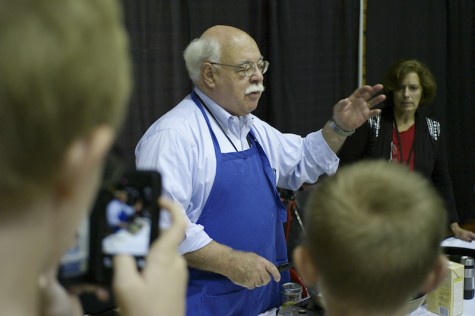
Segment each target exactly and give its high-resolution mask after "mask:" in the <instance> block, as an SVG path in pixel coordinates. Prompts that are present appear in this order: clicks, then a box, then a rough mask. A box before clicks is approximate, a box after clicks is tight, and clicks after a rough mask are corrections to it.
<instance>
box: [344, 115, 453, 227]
mask: <svg viewBox="0 0 475 316" xmlns="http://www.w3.org/2000/svg"><path fill="white" fill-rule="evenodd" d="M393 121H394V116H393V111H392V108H387V109H385V110H383V111H382V113H381V114H380V115H378V116H375V117H372V118H370V119H369V120H368V121H367V122H366V123H365V124H363V125H362V126H361V127H360V128H358V129H357V130H356V131H355V134H353V135H352V136H350V137H348V138H347V139H346V141H345V143H344V144H343V147H342V148H341V150H340V151H339V152H338V156H339V158H340V166H343V165H345V164H349V163H352V162H355V161H357V160H360V159H363V158H383V159H386V160H389V157H390V152H391V141H392V135H393ZM414 155H415V156H414V170H417V171H419V172H420V173H421V174H423V175H424V176H426V177H427V178H428V179H430V180H431V181H432V183H433V184H434V186H435V187H436V189H437V190H438V191H439V193H440V195H441V196H442V198H443V199H444V201H445V205H446V208H447V212H448V220H449V223H454V222H458V221H459V218H458V214H457V211H456V208H455V198H454V193H453V188H452V180H451V179H450V175H449V171H448V166H447V157H446V152H445V144H444V140H443V138H442V133H441V129H440V123H439V122H437V121H435V120H433V119H431V118H429V117H424V116H422V115H419V114H418V113H417V112H416V134H415V138H414Z"/></svg>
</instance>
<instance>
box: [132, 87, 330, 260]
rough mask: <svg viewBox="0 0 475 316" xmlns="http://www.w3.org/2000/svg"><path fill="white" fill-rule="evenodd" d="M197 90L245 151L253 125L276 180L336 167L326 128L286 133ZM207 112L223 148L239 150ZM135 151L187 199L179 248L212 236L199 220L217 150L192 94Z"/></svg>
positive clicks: (294, 180) (288, 184)
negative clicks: (232, 111)
mask: <svg viewBox="0 0 475 316" xmlns="http://www.w3.org/2000/svg"><path fill="white" fill-rule="evenodd" d="M195 91H196V92H197V93H198V95H199V96H200V97H201V99H202V100H203V101H204V102H205V103H206V105H207V106H208V108H209V109H210V110H211V111H212V112H213V114H214V116H215V118H216V119H217V120H218V122H219V124H220V125H221V127H222V128H223V129H224V132H225V133H227V135H228V136H229V138H230V140H231V141H232V142H233V144H234V146H236V148H237V149H238V150H239V151H241V150H245V149H248V148H249V144H248V142H247V139H246V136H247V134H248V132H249V130H250V129H251V128H252V131H253V133H254V135H255V136H256V139H257V141H258V142H259V144H260V145H261V146H262V148H263V150H264V152H265V153H266V155H267V158H268V159H269V162H270V165H271V167H272V168H273V169H274V171H275V174H276V180H277V183H276V186H278V187H281V188H286V189H291V190H297V189H298V188H300V186H301V185H302V184H303V183H305V182H307V183H314V182H316V181H317V179H318V177H319V176H320V175H322V174H324V173H326V174H329V175H331V174H333V173H335V172H336V169H337V168H338V162H339V159H338V157H337V156H336V155H335V153H334V152H333V151H332V150H331V149H330V147H329V146H328V145H327V143H326V142H325V140H324V138H323V136H322V133H321V131H318V132H313V133H310V134H309V135H307V136H306V137H305V138H302V137H301V136H299V135H295V134H283V133H281V132H279V131H278V130H276V129H275V128H273V127H272V126H270V125H269V124H267V123H266V122H264V121H262V120H260V119H259V118H257V117H256V116H254V115H252V114H249V115H246V116H241V117H237V116H232V115H231V114H229V113H228V112H226V111H225V110H224V109H223V108H221V107H220V106H219V105H217V104H216V103H215V102H214V101H212V100H211V99H210V98H208V97H207V96H206V95H204V94H203V93H202V92H201V91H199V90H198V89H197V88H195ZM205 112H206V114H207V116H208V119H209V121H210V124H211V128H212V129H213V132H214V133H215V135H216V138H217V139H218V143H219V146H220V148H221V152H223V153H226V152H234V151H235V149H234V147H233V146H232V144H231V143H230V141H229V140H228V139H227V138H226V136H225V135H224V133H223V132H222V131H221V129H220V127H219V126H218V125H217V123H216V121H215V120H214V119H213V118H212V117H211V116H210V115H209V113H208V112H207V111H206V110H205ZM135 156H136V165H137V168H138V169H153V170H158V171H159V172H160V173H161V175H162V182H163V185H162V188H163V191H162V194H163V195H164V196H166V197H168V198H171V199H173V200H175V201H177V202H178V203H179V204H181V205H182V207H183V209H184V211H185V213H186V215H187V217H188V220H189V222H188V227H187V229H186V238H185V239H184V241H183V242H182V243H181V245H180V247H179V252H180V253H186V252H191V251H195V250H198V249H200V248H202V247H204V246H206V245H207V244H208V243H209V242H211V238H210V237H209V236H208V235H207V234H206V232H205V229H204V228H203V226H202V225H199V224H196V222H197V221H198V219H199V217H200V215H201V212H202V210H203V207H204V205H205V203H206V200H207V198H208V195H209V193H210V191H211V188H212V186H213V183H214V177H215V173H216V156H215V152H214V147H213V141H212V139H211V134H210V132H209V130H208V126H207V125H206V121H205V119H204V117H203V115H202V113H201V111H200V110H199V108H198V107H197V106H196V104H195V103H194V102H193V100H192V99H191V95H188V96H187V97H186V98H185V99H183V100H182V101H181V102H180V103H179V104H178V105H177V106H176V107H174V108H173V109H172V110H170V111H169V112H168V113H166V114H165V115H163V116H162V117H161V118H159V119H158V120H157V121H156V122H155V123H153V124H152V125H151V126H150V128H149V129H148V130H147V132H146V133H145V134H144V135H143V136H142V138H141V139H140V141H139V143H138V145H137V147H136V149H135ZM162 224H163V223H162Z"/></svg>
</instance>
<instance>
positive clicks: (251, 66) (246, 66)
mask: <svg viewBox="0 0 475 316" xmlns="http://www.w3.org/2000/svg"><path fill="white" fill-rule="evenodd" d="M209 63H210V64H211V65H218V66H228V67H233V68H239V69H241V70H239V71H238V72H239V73H240V74H241V76H243V77H250V76H252V75H253V74H254V72H255V71H256V68H257V69H259V71H260V72H261V73H262V74H265V73H266V71H267V69H268V68H269V65H270V63H269V62H268V61H267V60H260V61H258V62H257V63H253V62H251V61H248V62H245V63H242V64H241V65H229V64H221V63H215V62H211V61H209Z"/></svg>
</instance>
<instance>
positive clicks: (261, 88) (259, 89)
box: [245, 83, 265, 94]
mask: <svg viewBox="0 0 475 316" xmlns="http://www.w3.org/2000/svg"><path fill="white" fill-rule="evenodd" d="M264 90H265V88H264V85H263V84H262V83H254V84H252V85H250V86H249V87H248V88H247V89H246V92H245V94H250V93H253V92H264Z"/></svg>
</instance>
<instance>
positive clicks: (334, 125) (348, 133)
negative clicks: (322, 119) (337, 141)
mask: <svg viewBox="0 0 475 316" xmlns="http://www.w3.org/2000/svg"><path fill="white" fill-rule="evenodd" d="M329 123H330V128H331V129H332V130H333V131H334V132H335V133H337V134H338V135H340V136H344V137H348V136H351V135H353V134H354V133H355V130H354V129H352V130H351V131H347V130H345V129H343V128H341V127H340V126H338V124H337V123H335V120H334V119H333V118H332V119H331V120H330V121H329Z"/></svg>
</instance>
